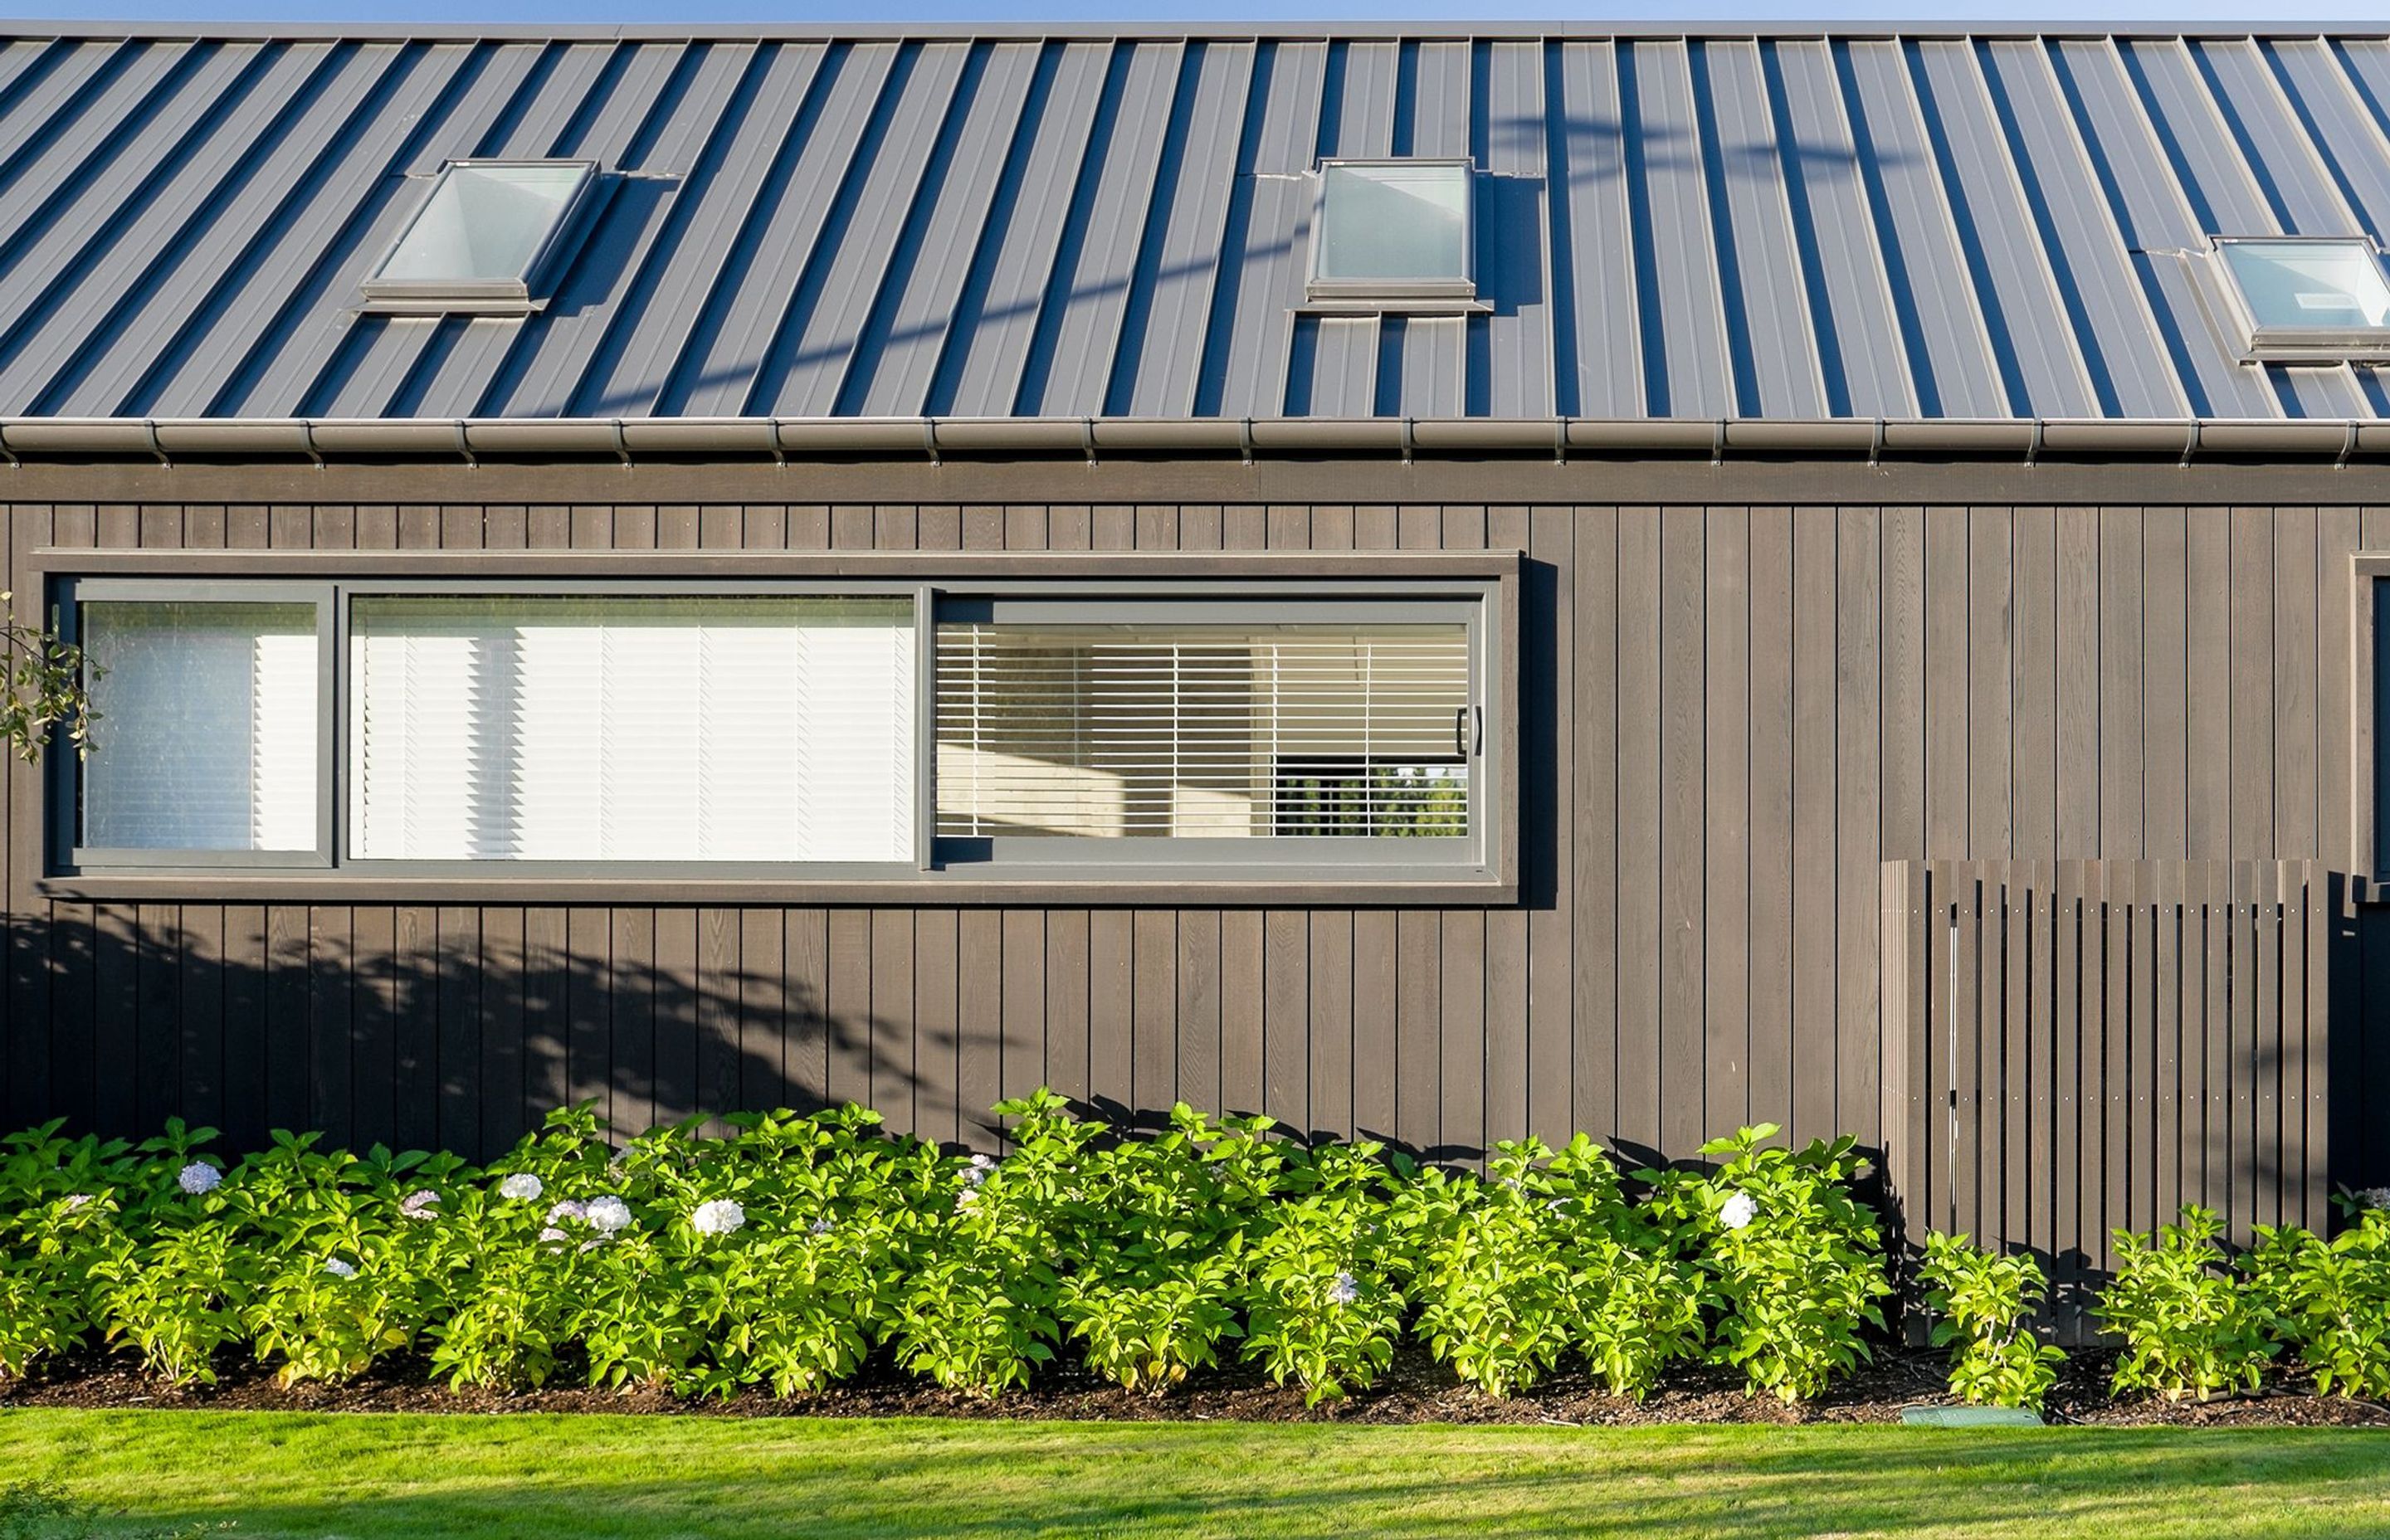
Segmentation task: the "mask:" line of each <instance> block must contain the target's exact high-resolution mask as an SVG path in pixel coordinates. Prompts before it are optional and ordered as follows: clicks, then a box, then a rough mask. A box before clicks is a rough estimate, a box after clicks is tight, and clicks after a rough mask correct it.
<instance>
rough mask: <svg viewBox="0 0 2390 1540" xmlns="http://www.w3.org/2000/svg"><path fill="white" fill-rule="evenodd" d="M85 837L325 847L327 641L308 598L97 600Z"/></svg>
mask: <svg viewBox="0 0 2390 1540" xmlns="http://www.w3.org/2000/svg"><path fill="white" fill-rule="evenodd" d="M79 618H80V621H81V625H82V638H81V639H82V643H83V647H84V653H85V655H86V656H87V657H88V658H89V659H90V660H91V661H92V663H93V664H94V665H96V667H95V670H94V676H93V679H92V683H91V700H92V709H93V712H95V714H96V716H97V717H98V718H99V721H98V724H97V725H96V726H95V727H94V728H93V730H92V751H91V754H90V757H89V758H88V759H86V760H85V761H84V767H83V777H84V779H83V843H84V845H86V846H90V847H94V848H97V849H110V850H212V851H235V850H256V851H309V850H313V849H315V815H316V801H315V799H316V785H315V780H316V745H317V737H318V735H317V721H318V719H317V715H316V712H317V709H318V702H317V700H316V685H317V678H318V657H319V655H318V650H317V646H316V639H315V606H314V605H312V604H219V603H211V602H198V601H193V602H172V603H149V602H135V601H130V600H116V599H104V600H93V601H91V602H89V603H86V604H84V606H82V607H81V610H80V612H79Z"/></svg>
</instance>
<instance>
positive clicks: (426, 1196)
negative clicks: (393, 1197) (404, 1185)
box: [398, 1187, 440, 1219]
mask: <svg viewBox="0 0 2390 1540" xmlns="http://www.w3.org/2000/svg"><path fill="white" fill-rule="evenodd" d="M398 1214H399V1217H400V1218H402V1219H437V1218H439V1217H440V1195H439V1194H438V1193H436V1192H434V1191H432V1190H431V1189H430V1187H422V1188H418V1190H416V1191H414V1192H410V1193H408V1194H407V1195H406V1196H405V1198H402V1199H400V1200H398Z"/></svg>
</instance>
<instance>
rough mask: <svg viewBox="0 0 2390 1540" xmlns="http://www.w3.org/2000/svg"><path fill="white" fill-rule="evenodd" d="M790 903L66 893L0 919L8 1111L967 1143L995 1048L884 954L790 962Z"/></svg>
mask: <svg viewBox="0 0 2390 1540" xmlns="http://www.w3.org/2000/svg"><path fill="white" fill-rule="evenodd" d="M796 913H797V912H790V915H784V913H783V912H782V911H778V910H771V911H752V910H751V911H735V910H652V911H651V910H636V911H608V910H562V909H555V910H536V909H534V910H520V909H506V910H500V909H489V910H483V909H463V908H442V909H430V908H419V909H388V908H382V909H366V908H357V909H348V908H337V909H321V908H319V909H313V910H310V909H304V908H298V907H280V906H277V907H273V908H261V907H246V908H244V907H228V908H222V909H219V908H215V907H212V906H211V907H207V908H199V907H196V906H195V907H193V908H191V909H187V910H181V909H176V908H174V907H172V906H142V907H140V908H138V909H135V908H133V907H131V906H113V905H108V906H96V907H92V906H71V905H57V906H55V912H54V915H53V916H52V917H50V918H28V917H25V916H15V917H11V918H9V919H8V921H7V922H6V923H7V926H8V931H7V943H6V956H7V962H8V971H7V982H6V1002H5V1004H6V1014H5V1017H0V1045H5V1050H6V1051H5V1053H4V1054H0V1107H5V1108H6V1121H7V1126H8V1127H11V1128H16V1127H23V1126H27V1125H30V1124H32V1123H39V1122H44V1121H46V1120H48V1119H50V1118H55V1117H63V1118H65V1119H66V1120H67V1122H68V1125H69V1126H70V1128H71V1129H74V1130H77V1131H84V1130H89V1131H96V1132H99V1133H103V1134H107V1135H115V1136H132V1137H142V1136H148V1135H150V1134H154V1133H155V1132H157V1130H158V1128H159V1126H160V1125H161V1123H163V1122H164V1120H165V1119H166V1118H168V1117H169V1116H180V1117H182V1118H184V1119H186V1120H187V1121H189V1122H191V1123H205V1124H208V1125H211V1126H214V1127H217V1128H220V1129H221V1130H223V1134H224V1142H225V1145H226V1146H227V1147H229V1148H239V1149H248V1148H253V1147H255V1146H258V1145H260V1144H262V1143H263V1142H264V1140H265V1137H266V1134H267V1131H268V1130H269V1129H274V1128H289V1129H319V1130H321V1131H323V1133H324V1134H325V1135H326V1136H327V1138H328V1140H329V1141H331V1142H333V1143H335V1144H340V1145H346V1146H351V1147H354V1148H358V1149H363V1148H365V1147H366V1146H369V1145H373V1144H377V1143H380V1144H388V1145H391V1146H393V1147H395V1148H399V1149H453V1150H456V1151H457V1152H458V1153H460V1154H464V1155H467V1156H469V1157H471V1158H476V1159H486V1158H488V1157H490V1156H492V1155H494V1154H495V1153H497V1152H498V1151H500V1150H502V1149H506V1148H507V1147H508V1146H509V1145H511V1144H512V1143H513V1142H514V1141H515V1140H516V1139H517V1138H519V1137H520V1136H521V1135H522V1134H523V1133H524V1132H526V1131H527V1130H529V1129H531V1128H534V1127H536V1126H538V1123H539V1121H540V1119H541V1118H542V1117H543V1116H545V1114H546V1111H547V1110H549V1109H550V1108H553V1107H558V1106H562V1105H568V1104H571V1103H574V1102H580V1101H594V1102H595V1103H596V1104H597V1108H598V1112H599V1113H600V1114H601V1115H602V1116H604V1117H606V1118H607V1119H608V1120H609V1122H610V1123H611V1124H612V1125H613V1126H614V1127H615V1128H616V1129H617V1130H618V1131H621V1132H623V1133H626V1134H628V1133H637V1132H641V1131H643V1130H645V1129H647V1128H648V1127H649V1126H652V1125H654V1124H657V1123H673V1122H677V1121H680V1120H682V1119H685V1118H687V1117H689V1116H692V1115H694V1114H696V1113H698V1112H700V1111H713V1110H726V1109H739V1108H749V1109H769V1108H778V1107H789V1108H794V1109H796V1110H806V1111H809V1110H815V1109H817V1108H820V1107H822V1106H825V1105H829V1104H830V1103H834V1102H840V1101H848V1100H852V1101H857V1102H861V1103H864V1104H866V1105H868V1106H873V1107H877V1108H879V1109H880V1110H882V1111H883V1112H885V1113H886V1114H887V1115H888V1117H889V1119H890V1122H891V1123H892V1124H893V1125H896V1126H899V1127H909V1128H912V1129H914V1130H916V1131H918V1132H920V1133H923V1134H924V1135H926V1136H931V1137H933V1138H943V1139H947V1140H951V1139H954V1138H956V1137H957V1136H958V1135H961V1136H970V1135H971V1134H973V1133H976V1132H978V1131H979V1130H977V1129H975V1128H971V1127H961V1128H958V1127H957V1116H956V1113H955V1110H954V1109H955V1104H956V1097H957V1071H958V1067H959V1066H961V1065H963V1064H964V1063H965V1062H966V1061H969V1060H973V1059H989V1058H990V1057H991V1056H992V1055H993V1054H994V1052H995V1051H996V1045H995V1044H994V1043H992V1042H988V1041H972V1040H968V1034H966V1033H962V1032H960V1031H957V1030H956V1029H954V1028H951V1027H946V1026H935V1027H932V1026H926V1025H923V1024H922V1023H921V1022H920V1021H919V1020H918V1019H917V1018H916V1017H915V1016H914V1015H913V1014H912V1013H910V1012H909V1011H894V1010H876V1009H874V1008H873V1006H872V1001H871V989H872V985H873V982H874V980H873V979H872V977H871V976H870V975H871V969H870V968H869V967H868V966H865V967H863V968H862V969H859V970H857V976H856V977H854V978H852V979H850V978H848V977H847V976H846V974H845V972H844V971H838V972H835V973H833V971H832V970H831V969H829V968H828V967H827V956H828V952H827V948H826V947H825V946H823V945H822V944H820V943H822V941H823V939H824V938H823V937H821V936H820V935H818V934H815V935H810V936H807V935H804V934H799V935H797V936H795V937H794V938H793V939H794V940H795V942H796V943H797V945H796V951H797V954H798V955H797V956H795V957H794V958H792V957H791V955H790V954H791V945H790V943H791V940H792V937H791V935H790V931H792V930H797V929H798V927H799V923H800V921H799V919H798V918H791V917H792V916H793V915H795V914H796ZM813 918H815V919H816V920H818V919H819V918H820V917H819V914H818V912H815V914H814V916H813ZM815 964H820V965H821V966H814V965H815ZM882 987H883V988H884V987H886V985H885V984H884V983H883V986H882ZM903 994H904V1000H905V1003H906V1005H907V1006H909V1004H910V1000H911V995H912V991H911V988H910V987H909V984H908V985H907V987H906V989H905V990H904V992H903ZM986 1099H988V1100H990V1101H992V1100H994V1099H995V1098H994V1096H993V1095H992V1094H991V1095H989V1096H988V1097H987V1098H986Z"/></svg>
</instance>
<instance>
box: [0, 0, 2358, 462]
mask: <svg viewBox="0 0 2390 1540" xmlns="http://www.w3.org/2000/svg"><path fill="white" fill-rule="evenodd" d="M1334 155H1345V156H1386V155H1422V156H1460V155H1465V156H1467V157H1469V158H1470V159H1471V160H1473V161H1474V163H1475V165H1476V167H1477V169H1478V171H1479V173H1481V180H1480V183H1479V196H1478V210H1479V233H1478V241H1479V253H1480V255H1479V268H1480V274H1479V280H1480V292H1481V297H1482V298H1484V300H1485V301H1487V302H1490V307H1491V308H1490V310H1489V311H1488V312H1486V313H1484V314H1470V315H1466V316H1462V315H1408V316H1406V315H1400V314H1387V315H1383V316H1379V315H1374V314H1361V315H1356V314H1317V313H1312V312H1307V311H1305V310H1304V308H1303V305H1304V275H1305V271H1306V267H1307V256H1308V248H1307V241H1308V238H1309V232H1308V229H1307V225H1308V222H1309V219H1310V214H1311V208H1312V187H1311V182H1310V176H1311V173H1312V170H1313V167H1314V165H1315V163H1316V162H1317V160H1318V159H1319V158H1320V157H1323V156H1334ZM469 156H481V157H522V158H534V157H571V158H585V159H590V160H597V161H598V162H600V163H601V164H602V165H603V167H604V168H605V170H606V171H607V172H608V173H609V178H608V186H607V188H606V192H607V195H608V196H607V197H606V199H605V201H604V203H603V206H602V212H600V213H599V215H598V217H597V219H596V221H595V223H594V224H593V225H590V227H589V229H588V233H587V235H586V237H585V238H584V239H583V240H582V241H581V242H580V244H579V246H578V247H577V249H576V250H575V252H574V254H573V256H572V260H571V262H570V264H569V266H567V267H566V268H565V269H564V270H563V271H562V273H561V275H560V276H559V279H558V281H557V282H556V284H555V285H554V289H553V299H552V302H551V303H550V304H549V306H548V308H547V309H546V311H545V312H543V313H541V314H535V315H533V316H531V317H528V318H489V317H479V318H464V317H447V318H422V317H405V316H392V315H386V314H364V313H361V312H360V310H359V308H358V306H359V300H360V295H359V290H358V286H359V284H360V282H361V280H362V279H363V278H364V277H365V276H366V274H367V273H368V271H369V270H370V269H371V268H372V267H373V265H374V264H375V263H377V262H378V261H379V259H380V257H381V256H382V254H383V253H384V251H385V250H387V249H388V247H389V245H390V243H391V241H392V238H393V237H394V236H395V235H396V233H397V231H398V229H399V227H400V225H401V224H402V222H403V221H404V219H405V216H406V215H407V214H408V213H409V212H411V211H412V210H413V209H414V207H415V206H416V204H417V202H418V199H420V197H421V194H422V191H423V187H424V186H425V183H424V180H423V179H424V178H426V177H428V176H429V175H430V174H432V173H435V172H436V171H437V170H438V168H439V167H440V166H441V165H442V163H443V161H446V160H450V159H455V158H462V157H469ZM2276 233H2289V234H2298V235H2367V236H2372V237H2383V236H2384V234H2385V233H2390V38H2385V37H2384V35H2378V34H2368V35H2357V34H2354V33H2347V32H2341V33H2331V32H2320V31H2317V30H2308V31H2305V32H2297V33H2291V32H2283V33H2281V34H2276V35H2252V34H2251V33H2250V32H2247V31H2246V30H2242V31H2240V32H2230V31H2220V32H2197V31H2192V32H2183V31H2148V30H2125V31H2085V32H2033V33H2016V32H1998V33H1994V32H1986V33H1983V34H1972V33H1970V32H1964V31H1961V30H1958V29H1950V28H1930V27H1928V28H1918V29H1904V30H1902V31H1899V32H1884V31H1880V30H1879V31H1871V32H1870V31H1847V32H1839V31H1831V30H1821V29H1817V28H1810V29H1779V30H1773V31H1769V30H1760V31H1754V30H1753V29H1750V28H1704V29H1692V30H1688V29H1685V28H1682V27H1677V28H1663V27H1654V28H1649V29H1625V30H1622V29H1618V28H1614V27H1605V28H1603V29H1602V30H1601V31H1600V32H1593V31H1589V30H1588V31H1586V32H1581V33H1580V32H1561V31H1553V30H1550V29H1528V28H1485V29H1476V30H1472V31H1471V32H1466V33H1460V34H1456V33H1454V32H1448V31H1446V32H1438V31H1433V30H1425V29H1407V28H1369V27H1343V26H1339V27H1331V28H1328V29H1324V30H1322V29H1312V30H1309V31H1303V30H1294V29H1287V30H1279V31H1263V32H1255V31H1253V30H1252V29H1243V30H1236V31H1221V32H1205V31H1191V32H1147V31H1137V30H1130V31H1121V30H1110V31H1105V30H1096V29H1078V28H1061V29H1045V28H984V29H977V30H972V31H968V32H933V31H927V30H917V31H910V32H908V31H906V30H902V29H881V28H847V29H839V30H835V31H777V32H754V31H747V32H731V31H724V32H712V31H707V32H691V31H687V30H682V31H678V32H665V31H661V30H658V31H634V30H629V29H614V30H607V31H603V32H597V31H592V32H542V33H523V32H495V31H493V32H479V31H467V32H460V31H456V30H449V29H409V30H406V31H405V32H395V33H394V32H390V31H388V30H377V29H372V28H346V29H341V28H333V29H319V30H315V31H310V32H283V31H277V30H273V29H258V28H221V29H208V30H206V31H204V32H201V33H199V35H192V34H191V33H190V32H187V31H185V32H174V31H173V30H169V29H162V28H148V29H145V28H126V27H117V28H111V29H92V28H84V27H80V26H71V27H54V28H47V29H45V28H43V27H41V26H38V25H34V24H26V23H16V24H9V25H7V26H6V27H0V421H5V422H10V423H17V424H22V423H23V422H25V421H26V420H27V419H35V418H77V419H80V418H121V419H193V418H199V419H204V418H229V419H243V420H247V419H272V420H277V421H279V420H283V419H292V418H306V419H391V418H435V419H468V418H469V419H476V420H486V419H552V418H595V419H613V418H622V419H627V420H630V421H634V422H636V421H638V420H639V419H645V418H650V417H688V418H708V419H718V418H761V417H771V418H795V419H803V418H835V417H894V418H912V417H934V418H974V417H1029V418H1040V417H1042V418H1090V417H1094V418H1106V419H1112V418H1148V419H1171V418H1189V417H1191V418H1218V419H1229V420H1235V419H1243V418H1253V419H1264V420H1266V419H1272V418H1280V417H1290V418H1292V417H1317V418H1328V419H1343V420H1349V419H1359V418H1371V417H1381V418H1412V417H1417V418H1469V417H1478V418H1488V419H1500V420H1509V421H1517V420H1524V419H1549V418H1555V417H1561V418H1593V419H1609V420H1624V421H1636V420H1644V419H1696V420H1701V421H1717V420H1722V419H1737V420H1741V421H1769V420H1782V421H1786V422H1814V421H1817V420H1818V419H1830V418H1847V419H1856V420H1860V421H1866V420H1870V419H1886V420H1890V421H1893V422H1904V421H1915V420H1929V421H1930V420H1939V419H1970V420H1972V419H2043V418H2049V419H2087V418H2088V419H2100V418H2106V419H2135V420H2147V419H2156V420H2165V421H2178V420H2182V419H2216V420H2222V419H2232V420H2242V419H2261V420H2271V419H2285V418H2315V419H2328V420H2332V421H2342V420H2347V419H2359V418H2368V419H2370V418H2376V417H2390V396H2385V393H2384V385H2383V383H2382V382H2381V381H2380V380H2379V379H2377V377H2376V375H2375V372H2374V371H2373V370H2372V369H2371V368H2369V367H2351V366H2332V367H2282V366H2262V367H2261V366H2249V365H2245V364H2242V362H2240V361H2239V354H2240V351H2241V350H2240V344H2239V340H2238V339H2237V338H2235V337H2233V336H2229V335H2228V328H2227V327H2226V325H2225V323H2224V322H2223V320H2222V318H2221V316H2220V314H2219V312H2218V305H2217V290H2216V286H2215V279H2214V278H2213V276H2212V273H2211V272H2210V270H2209V266H2208V264H2209V262H2210V259H2209V258H2208V257H2207V256H2206V255H2205V252H2206V248H2207V239H2208V237H2210V236H2213V235H2217V234H2227V235H2268V234H2276ZM2353 436H2354V432H2353V430H2352V438H2353Z"/></svg>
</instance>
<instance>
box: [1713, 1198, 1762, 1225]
mask: <svg viewBox="0 0 2390 1540" xmlns="http://www.w3.org/2000/svg"><path fill="white" fill-rule="evenodd" d="M1758 1217H1759V1204H1758V1203H1757V1201H1755V1200H1754V1199H1753V1198H1752V1196H1751V1194H1749V1193H1747V1192H1738V1193H1735V1194H1733V1195H1732V1196H1730V1197H1728V1199H1727V1200H1726V1203H1725V1205H1724V1206H1723V1207H1721V1208H1720V1209H1719V1210H1718V1223H1719V1224H1721V1225H1724V1226H1726V1227H1727V1228H1728V1229H1729V1230H1739V1229H1741V1228H1742V1227H1743V1226H1746V1225H1748V1224H1750V1223H1751V1222H1752V1221H1753V1220H1754V1219H1756V1218H1758Z"/></svg>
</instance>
